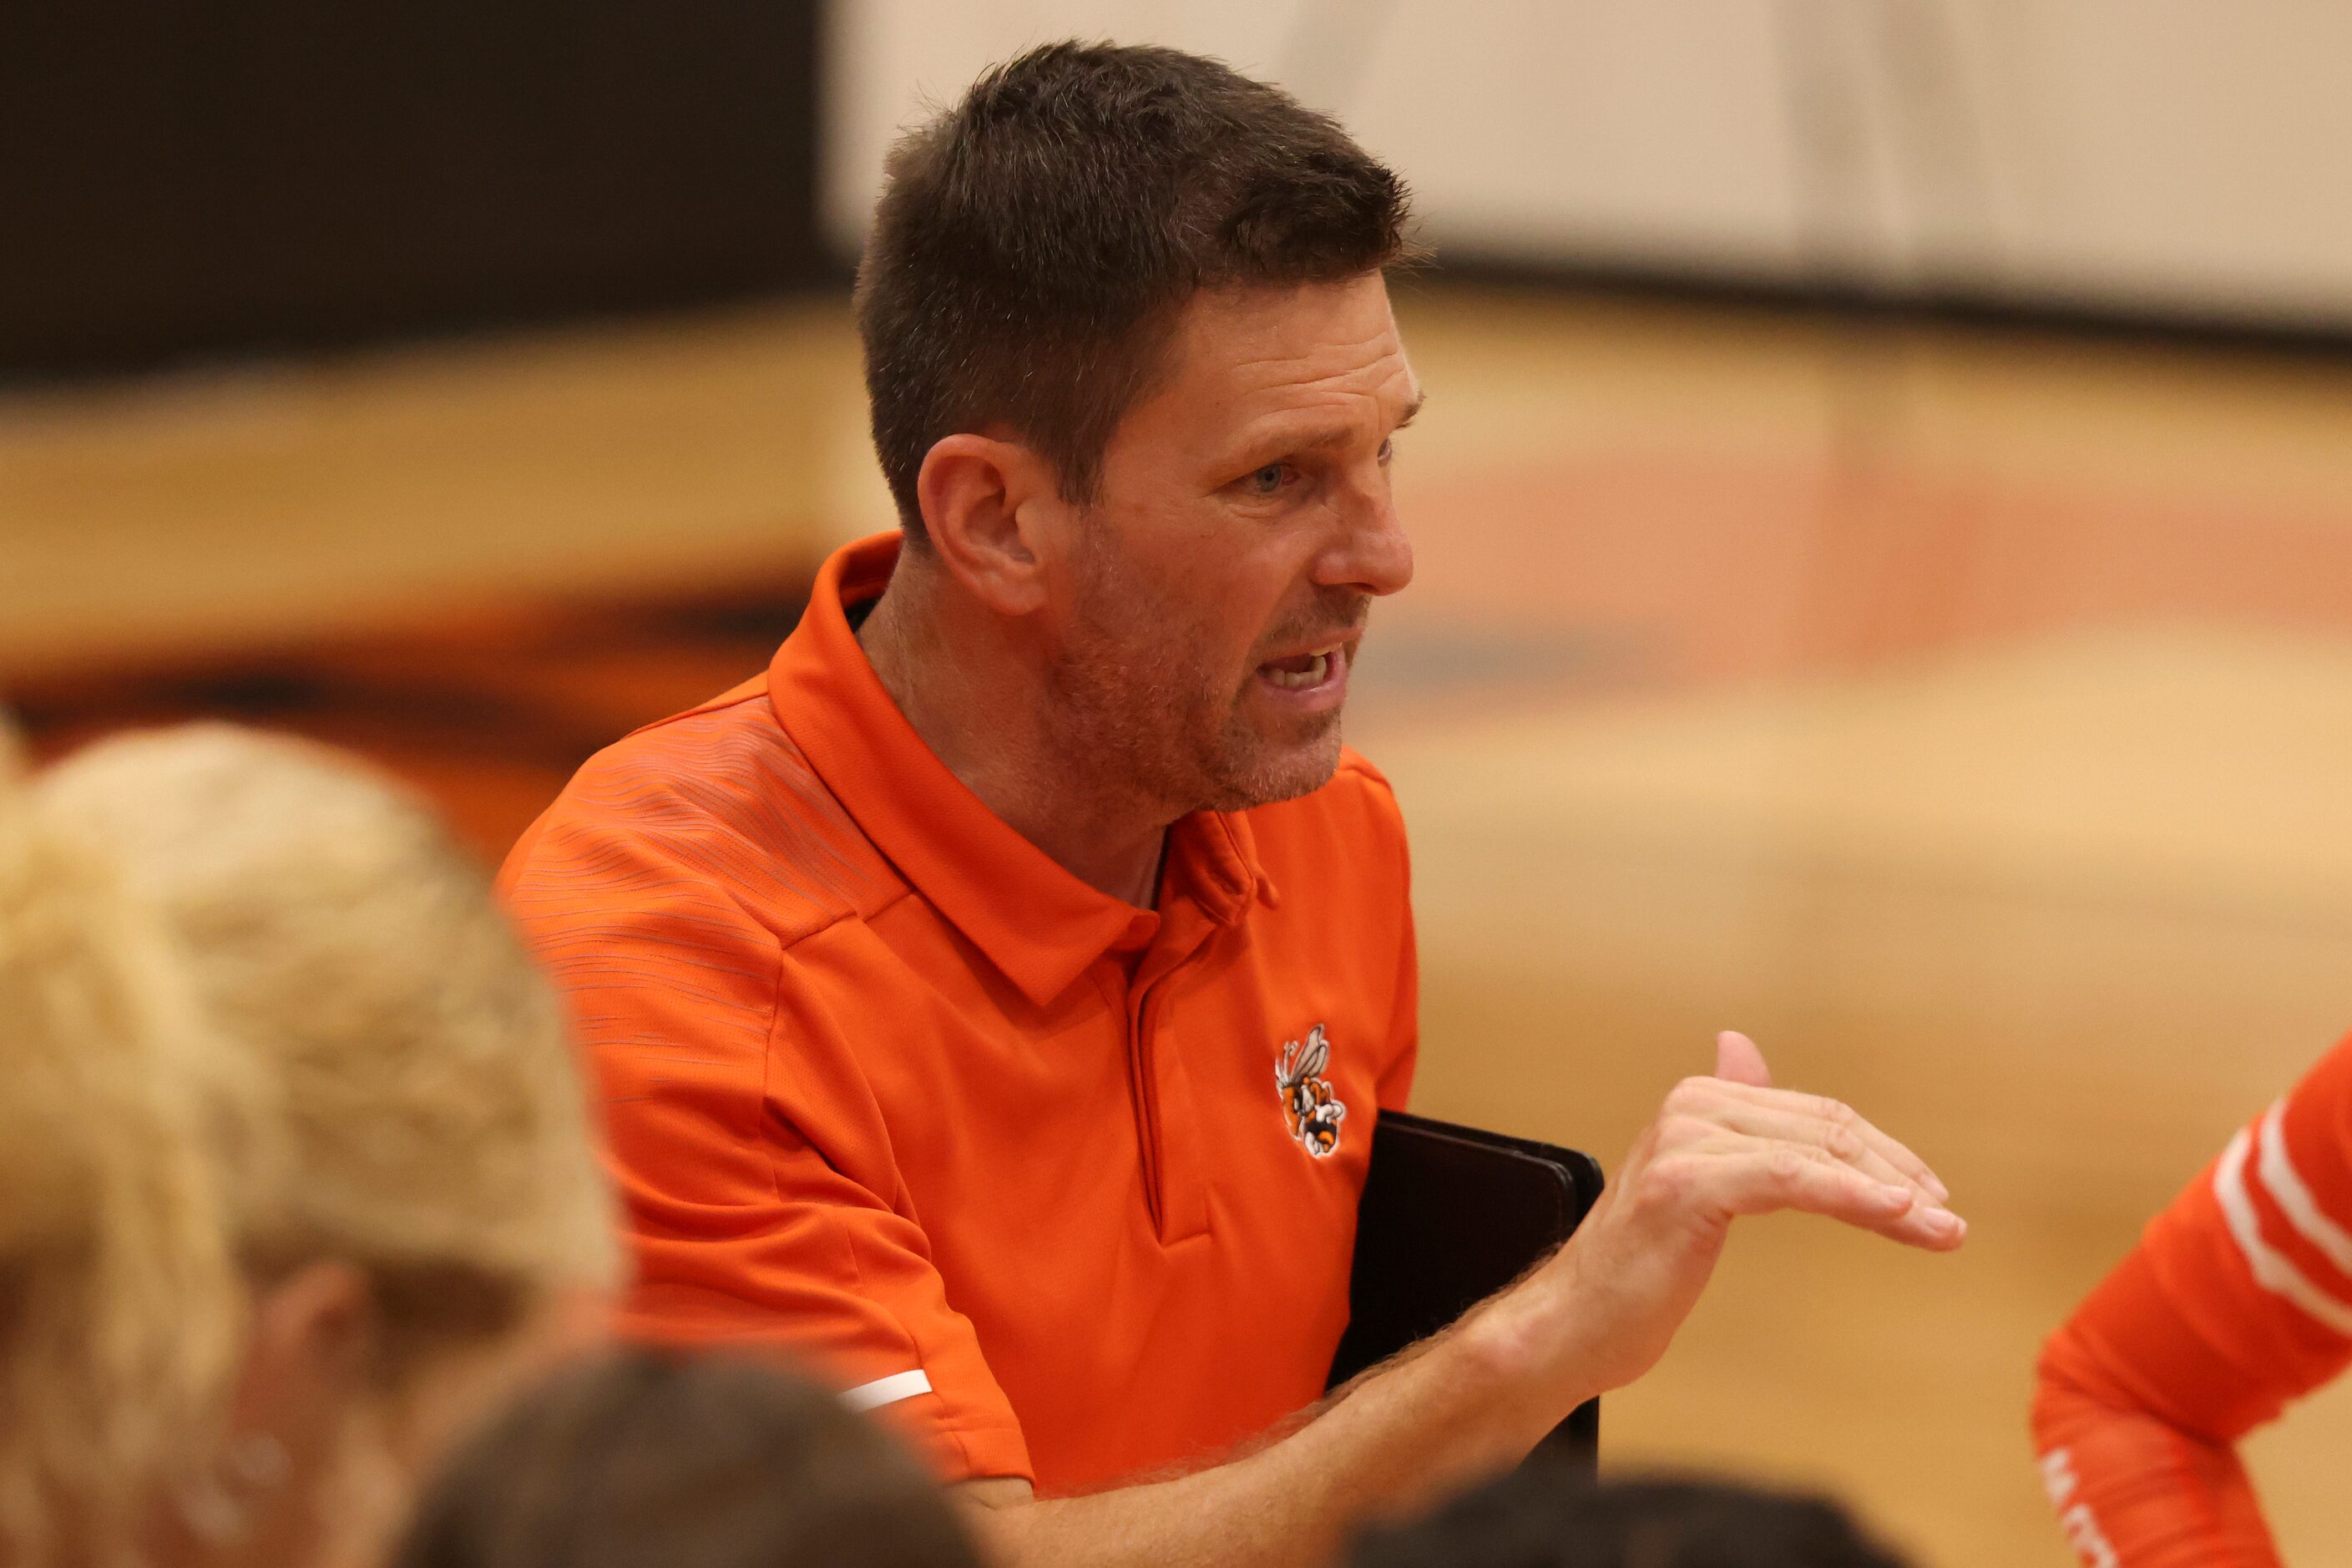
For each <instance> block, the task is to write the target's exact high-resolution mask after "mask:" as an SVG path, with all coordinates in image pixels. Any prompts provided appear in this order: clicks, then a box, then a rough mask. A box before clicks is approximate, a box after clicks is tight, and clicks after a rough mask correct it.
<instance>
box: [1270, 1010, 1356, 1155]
mask: <svg viewBox="0 0 2352 1568" xmlns="http://www.w3.org/2000/svg"><path fill="white" fill-rule="evenodd" d="M1330 1065H1331V1042H1330V1041H1329V1040H1327V1039H1325V1038H1324V1037H1323V1026H1322V1025H1320V1024H1318V1025H1316V1026H1314V1027H1313V1028H1311V1029H1309V1030H1307V1043H1306V1044H1304V1045H1301V1044H1299V1042H1297V1040H1286V1041H1284V1042H1283V1045H1282V1057H1281V1059H1280V1060H1279V1061H1277V1062H1276V1064H1275V1068H1274V1083H1275V1087H1276V1089H1280V1090H1281V1091H1282V1109H1283V1110H1284V1111H1285V1112H1286V1114H1287V1115H1288V1116H1289V1118H1290V1135H1291V1136H1292V1137H1293V1138H1295V1139H1297V1141H1298V1146H1299V1147H1300V1148H1302V1149H1304V1150H1306V1151H1307V1152H1308V1153H1309V1154H1312V1155H1314V1156H1315V1157H1316V1158H1317V1159H1318V1160H1320V1159H1322V1158H1323V1157H1324V1156H1325V1155H1327V1154H1329V1153H1331V1152H1334V1151H1335V1150H1337V1149H1338V1148H1339V1123H1340V1122H1342V1121H1346V1120H1347V1117H1348V1108H1347V1107H1346V1106H1344V1105H1342V1104H1340V1103H1339V1099H1338V1097H1337V1096H1335V1095H1334V1094H1332V1092H1331V1080H1330V1079H1327V1078H1325V1077H1324V1076H1323V1069H1324V1068H1328V1067H1329V1066H1330Z"/></svg>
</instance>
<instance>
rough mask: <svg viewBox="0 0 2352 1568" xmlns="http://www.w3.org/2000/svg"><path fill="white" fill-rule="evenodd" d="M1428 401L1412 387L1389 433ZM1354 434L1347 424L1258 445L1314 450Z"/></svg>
mask: <svg viewBox="0 0 2352 1568" xmlns="http://www.w3.org/2000/svg"><path fill="white" fill-rule="evenodd" d="M1428 401H1429V395H1428V394H1427V393H1425V392H1423V391H1422V390H1421V388H1419V387H1417V386H1416V387H1415V388H1413V393H1412V402H1411V403H1408V404H1407V405H1405V410H1404V416H1403V417H1402V418H1401V419H1399V420H1398V421H1397V422H1396V423H1395V424H1394V425H1392V426H1390V427H1389V433H1390V434H1391V435H1394V434H1395V433H1396V432H1397V431H1399V430H1402V429H1403V428H1404V427H1405V426H1408V425H1410V424H1412V422H1413V418H1414V416H1416V415H1418V414H1420V412H1421V410H1422V405H1423V404H1425V403H1427V402H1428ZM1355 434H1356V432H1355V431H1354V430H1353V429H1352V428H1350V427H1349V426H1331V427H1328V428H1326V429H1322V430H1317V431H1314V432H1312V433H1310V434H1307V435H1304V436H1301V435H1295V434H1294V435H1284V436H1278V437H1275V438H1273V439H1270V440H1267V441H1265V442H1262V443H1260V446H1262V447H1265V449H1266V450H1269V451H1271V450H1274V449H1275V448H1276V447H1279V448H1281V449H1282V450H1284V451H1290V452H1316V451H1321V450H1324V449H1326V448H1328V447H1344V446H1346V445H1347V444H1348V443H1349V441H1350V440H1353V439H1354V438H1355Z"/></svg>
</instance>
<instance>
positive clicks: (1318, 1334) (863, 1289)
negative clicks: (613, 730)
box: [500, 535, 1416, 1491]
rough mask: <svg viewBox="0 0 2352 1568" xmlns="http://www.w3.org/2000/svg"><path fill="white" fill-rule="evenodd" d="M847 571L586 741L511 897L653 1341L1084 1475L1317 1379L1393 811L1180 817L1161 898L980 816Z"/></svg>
mask: <svg viewBox="0 0 2352 1568" xmlns="http://www.w3.org/2000/svg"><path fill="white" fill-rule="evenodd" d="M897 558H898V538H897V536H896V535H886V536H883V537H881V538H877V539H870V540H866V541H864V542H860V543H858V544H855V545H852V546H850V547H849V548H847V549H845V550H844V551H842V552H839V553H838V554H836V555H835V556H834V557H833V558H832V559H831V560H830V561H828V562H827V563H825V566H824V570H823V572H822V573H821V574H819V576H818V579H817V584H816V588H815V592H814V598H813V600H812V602H811V604H810V605H809V608H808V611H807V614H806V615H805V616H803V619H802V622H801V625H800V626H799V628H798V629H797V630H795V631H794V632H793V635H792V637H790V638H789V639H787V640H786V642H785V643H784V645H783V647H782V648H781V649H779V650H778V651H777V654H776V657H775V659H774V661H773V663H772V664H771V665H770V667H769V668H768V671H767V673H766V675H765V676H764V677H761V678H760V679H754V680H751V681H749V682H747V683H745V684H744V685H742V686H740V687H738V688H737V689H735V690H733V691H730V692H728V693H727V694H725V695H724V696H722V697H719V698H718V699H716V700H713V701H711V702H709V703H708V704H706V705H704V706H703V707H700V708H698V709H695V710H692V711H690V712H687V713H683V714H680V715H678V716H677V717H676V718H673V719H667V720H664V721H662V722H660V723H658V724H654V725H651V726H649V727H647V728H646V729H644V730H640V731H637V732H636V733H635V734H634V735H631V736H629V737H628V738H626V739H625V740H623V741H622V742H619V743H618V744H616V745H614V746H612V747H610V748H608V749H607V750H605V751H604V752H600V753H598V755H597V756H596V757H594V758H593V759H592V760H591V761H590V762H589V763H588V764H587V766H585V767H584V768H583V769H582V770H581V771H580V773H579V774H578V775H577V776H576V777H575V778H573V780H572V783H571V784H570V785H569V786H568V787H566V789H565V790H564V792H563V794H562V796H561V797H560V798H558V800H557V801H556V803H555V804H554V805H552V806H551V807H550V808H549V809H548V811H547V812H546V814H545V815H544V816H541V819H540V820H539V821H538V822H537V823H536V824H534V825H533V826H532V827H531V829H530V832H528V833H527V834H525V835H524V836H523V837H522V839H521V841H520V843H519V844H517V845H516V847H515V849H514V852H513V854H512V855H511V856H510V857H509V859H508V862H507V866H506V869H505V871H504V873H503V874H502V876H501V879H500V881H501V886H502V888H503V889H504V891H505V893H506V895H507V898H508V900H509V907H510V909H511V910H512V911H513V913H514V915H515V917H516V919H517V920H518V921H519V922H520V925H521V927H522V929H523V931H524V933H525V935H526V937H527V938H528V940H529V941H530V943H531V945H532V947H533V948H534V950H535V951H536V952H537V953H538V955H539V956H540V958H541V961H542V962H543V963H545V964H546V966H547V968H548V970H549V971H550V973H551V974H552V975H553V976H554V978H555V981H556V983H557V984H558V985H559V986H560V987H561V989H562V991H563V992H564V993H565V994H566V995H567V997H568V1000H569V1004H570V1006H571V1008H572V1014H573V1017H574V1020H575V1023H576V1025H577V1027H578V1029H579V1032H580V1035H581V1037H582V1038H583V1042H584V1044H585V1047H586V1049H587V1050H588V1052H589V1053H590V1056H591V1058H592V1062H593V1069H594V1073H595V1076H596V1078H597V1079H598V1081H599V1082H600V1084H601V1086H602V1089H603V1095H604V1118H605V1122H606V1127H607V1130H608V1142H609V1144H610V1149H611V1161H612V1164H613V1167H614V1173H615V1175H616V1177H617V1179H618V1182H619V1184H620V1186H621V1189H622V1192H623V1194H624V1195H625V1200H626V1208H627V1215H628V1221H627V1223H628V1225H629V1228H630V1232H631V1237H632V1239H633V1241H634V1244H635V1256H636V1259H637V1263H638V1277H637V1280H636V1283H635V1288H634V1290H633V1292H632V1294H631V1297H630V1300H629V1302H628V1306H627V1326H628V1327H629V1329H630V1330H631V1331H634V1332H637V1333H641V1334H645V1335H649V1336H655V1337H660V1338H665V1339H672V1340H688V1341H693V1342H758V1343H762V1344H769V1345H773V1346H777V1347H781V1348H783V1349H786V1350H789V1351H791V1352H794V1353H796V1354H798V1355H800V1356H802V1357H803V1358H804V1359H806V1360H808V1361H810V1362H812V1363H814V1364H815V1365H816V1366H817V1367H818V1368H819V1369H820V1370H821V1371H822V1372H824V1373H826V1374H827V1375H829V1376H831V1377H832V1378H834V1379H835V1380H836V1381H837V1383H838V1384H840V1385H841V1386H842V1387H843V1388H845V1389H846V1390H847V1391H848V1393H849V1395H850V1397H851V1399H852V1401H853V1403H856V1404H858V1405H878V1406H886V1407H887V1414H888V1415H889V1416H890V1417H891V1418H893V1419H895V1420H896V1421H898V1423H899V1424H900V1425H901V1426H903V1427H904V1428H905V1429H906V1430H907V1431H908V1432H909V1433H910V1434H911V1435H913V1436H915V1437H916V1439H917V1440H918V1441H919V1443H920V1444H921V1445H922V1446H923V1447H926V1448H927V1449H928V1450H929V1453H930V1454H931V1456H932V1457H933V1458H934V1460H935V1462H936V1463H937V1465H938V1467H939V1468H940V1470H941V1472H942V1473H943V1474H945V1475H946V1476H948V1477H949V1478H950V1479H963V1478H969V1477H977V1476H1025V1477H1028V1478H1031V1479H1034V1481H1035V1482H1036V1483H1037V1484H1038V1486H1039V1487H1040V1489H1044V1490H1047V1491H1061V1490H1070V1489H1078V1488H1084V1487H1089V1486H1096V1485H1099V1484H1101V1483H1104V1482H1107V1481H1111V1480H1115V1479H1118V1478H1121V1477H1124V1476H1129V1475H1132V1474H1134V1473H1136V1472H1138V1471H1141V1470H1145V1469H1150V1468H1158V1467H1161V1466H1165V1465H1169V1464H1171V1463H1179V1462H1184V1461H1193V1460H1199V1459H1202V1458H1208V1457H1211V1456H1213V1455H1214V1454H1216V1453H1217V1452H1219V1451H1220V1450H1222V1449H1224V1448H1226V1447H1230V1446H1231V1445H1233V1444H1234V1443H1235V1442H1237V1441H1239V1440H1241V1439H1243V1438H1244V1437H1247V1436H1250V1435H1251V1434H1253V1433H1255V1432H1257V1431H1260V1430H1262V1429H1264V1428H1265V1426H1268V1425H1270V1424H1271V1423H1273V1422H1274V1421H1276V1420H1277V1419H1278V1418H1280V1417H1281V1416H1283V1415H1286V1414H1288V1413H1290V1412H1292V1411H1295V1410H1297V1409H1298V1408H1300V1407H1301V1406H1303V1405H1307V1404H1310V1403H1311V1402H1313V1401H1314V1400H1315V1399H1316V1398H1317V1396H1318V1394H1320V1393H1321V1392H1322V1387H1323V1380H1324V1376H1325V1373H1326V1372H1327V1370H1328V1366H1329V1363H1330V1360H1331V1353H1332V1352H1333V1350H1334V1348H1335V1347H1336V1346H1337V1345H1338V1342H1339V1334H1340V1331H1341V1330H1342V1329H1343V1328H1344V1327H1345V1326H1346V1323H1347V1316H1348V1269H1349V1255H1350V1250H1351V1247H1352V1246H1353V1242H1354V1237H1355V1214H1356V1199H1357V1196H1358V1194H1360V1191H1361V1189H1362V1186H1363V1181H1364V1172H1365V1167H1366V1162H1367V1159H1368V1157H1369V1154H1370V1143H1371V1134H1372V1129H1373V1124H1374V1122H1375V1121H1376V1119H1377V1116H1378V1110H1379V1108H1380V1107H1382V1106H1388V1107H1398V1106H1402V1104H1403V1102H1404V1099H1405V1094H1406V1090H1407V1088H1408V1086H1409V1084H1410V1082H1411V1079H1412V1066H1413V1055H1414V1047H1415V1041H1416V1032H1415V1006H1416V990H1415V975H1414V965H1413V943H1412V916H1411V912H1410V910H1409V907H1408V901H1407V869H1406V860H1405V839H1404V830H1403V825H1402V820H1401V818H1400V817H1399V816H1398V812H1397V807H1396V802H1395V799H1394V797H1393V796H1392V795H1391V794H1390V791H1389V787H1388V784H1387V782H1386V781H1385V780H1383V779H1382V778H1381V775H1380V774H1379V773H1376V772H1375V771H1374V770H1373V769H1372V768H1371V767H1370V765H1369V764H1367V763H1364V762H1363V761H1362V760H1361V759H1360V758H1358V757H1356V756H1354V755H1353V754H1352V753H1349V754H1348V755H1346V756H1345V757H1344V758H1343V760H1342V761H1341V763H1340V765H1339V773H1338V774H1337V776H1335V777H1334V778H1333V779H1332V780H1331V782H1330V783H1329V784H1326V785H1324V786H1323V787H1322V788H1321V789H1319V790H1317V791H1316V792H1315V793H1313V794H1312V795H1307V796H1305V797H1303V798H1301V799H1298V800H1294V801H1287V802H1284V803H1282V804H1280V805H1270V806H1262V807H1259V808H1257V809H1255V810H1253V811H1246V812H1238V813H1230V814H1228V813H1217V812H1203V813H1200V814H1198V815H1195V816H1189V817H1186V818H1184V819H1183V820H1182V821H1181V822H1179V823H1177V824H1176V825H1175V826H1174V827H1173V828H1171V830H1170V834H1169V843H1168V854H1167V858H1166V868H1165V870H1164V872H1163V874H1162V882H1161V889H1160V901H1159V906H1158V908H1157V910H1140V909H1137V908H1136V907H1134V906H1132V905H1129V904H1126V903H1122V902H1120V901H1119V900H1115V899H1111V898H1108V897H1106V896H1105V895H1103V894H1102V893H1100V892H1097V891H1096V890H1095V889H1092V888H1089V887H1087V885H1085V884H1084V883H1082V882H1080V881H1079V880H1077V879H1076V878H1075V877H1073V876H1071V875H1070V874H1069V873H1068V872H1066V871H1065V870H1064V869H1062V868H1061V867H1060V866H1059V865H1057V864H1055V862H1054V861H1053V860H1051V859H1049V858H1047V857H1046V856H1045V854H1044V853H1042V852H1041V851H1039V850H1038V849H1037V848H1036V847H1034V846H1033V845H1031V844H1030V843H1029V842H1028V841H1027V840H1026V839H1024V838H1023V837H1021V836H1020V835H1019V834H1018V833H1016V832H1014V831H1013V829H1012V828H1011V827H1009V826H1006V825H1005V824H1004V823H1003V821H1001V820H999V819H998V818H997V817H996V816H993V815H992V814H991V813H990V812H989V810H988V808H987V807H985V806H984V805H982V804H981V802H980V801H979V799H978V798H977V797H976V796H974V795H972V794H971V792H970V791H969V790H967V789H965V788H964V786H963V785H962V784H961V783H959V782H958V781H957V779H956V778H955V776H954V775H953V774H952V773H950V772H949V771H948V769H947V767H946V766H945V765H944V764H943V763H940V760H939V759H938V758H937V757H936V756H934V755H933V754H932V753H931V752H930V750H929V748H928V747H926V746H925V745H924V743H923V742H922V741H921V739H920V738H919V737H918V736H917V735H916V733H915V731H913V729H912V728H911V727H909V726H908V723H907V721H906V720H905V718H904V717H903V716H901V715H900V713H899V711H898V707H897V705H896V704H895V703H893V702H892V701H891V700H890V697H889V695H888V694H887V692H886V691H885V690H884V689H883V688H882V685H881V682H880V681H879V680H878V679H877V678H876V676H875V674H874V671H873V668H872V667H871V666H870V665H869V664H868V663H867V662H866V657H865V653H864V651H863V650H862V649H861V648H860V647H859V646H858V643H857V640H856V635H855V633H854V632H853V631H852V629H851V624H850V620H849V618H848V615H847V609H848V607H849V606H854V605H857V604H859V603H860V602H861V601H864V600H869V599H872V598H875V597H877V596H878V595H880V593H881V592H882V590H883V587H884V586H885V584H887V581H888V578H889V574H890V570H891V567H892V565H893V564H894V563H895V562H896V560H897Z"/></svg>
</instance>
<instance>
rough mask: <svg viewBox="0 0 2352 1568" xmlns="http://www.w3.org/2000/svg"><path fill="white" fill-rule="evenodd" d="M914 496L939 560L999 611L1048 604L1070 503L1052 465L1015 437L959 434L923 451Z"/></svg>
mask: <svg viewBox="0 0 2352 1568" xmlns="http://www.w3.org/2000/svg"><path fill="white" fill-rule="evenodd" d="M915 498H916V501H917V503H918V504H919V506H920V507H921V509H922V513H923V528H924V531H925V532H927V533H929V536H930V542H931V547H932V549H933V550H935V551H936V552H938V553H939V557H940V563H942V564H943V565H945V566H946V567H947V569H948V571H949V572H950V574H953V575H954V577H955V578H956V580H957V581H958V582H960V583H961V584H963V585H964V587H965V588H966V589H968V590H969V591H970V592H971V594H972V595H974V596H976V597H977V598H978V599H979V600H980V601H981V602H982V604H984V605H987V606H988V607H989V608H991V609H992V610H994V611H996V612H997V613H998V614H1000V615H1006V616H1022V615H1027V614H1029V613H1030V612H1031V611H1034V610H1035V609H1037V608H1038V607H1039V606H1041V605H1044V604H1045V598H1046V592H1045V556H1046V554H1047V553H1048V552H1049V551H1050V542H1049V541H1050V535H1051V534H1052V532H1053V531H1054V529H1055V524H1057V523H1058V522H1059V521H1060V516H1061V512H1062V511H1063V510H1066V503H1065V502H1064V501H1063V500H1062V499H1061V496H1060V493H1059V491H1058V489H1057V487H1056V486H1055V482H1054V475H1053V470H1052V468H1051V466H1050V465H1048V464H1047V463H1046V462H1045V460H1044V459H1043V458H1040V457H1038V455H1037V454H1036V453H1034V452H1033V451H1031V450H1030V449H1029V448H1028V447H1024V446H1022V445H1021V444H1020V443H1019V442H1016V441H1003V440H998V439H996V438H994V437H988V436H976V435H971V434H968V433H967V434H959V435H954V436H948V437H942V438H941V439H940V440H939V441H938V442H936V443H934V444H933V445H932V447H931V449H930V450H929V452H927V453H925V454H924V457H923V467H922V471H921V472H920V473H919V475H917V476H916V479H915Z"/></svg>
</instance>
